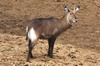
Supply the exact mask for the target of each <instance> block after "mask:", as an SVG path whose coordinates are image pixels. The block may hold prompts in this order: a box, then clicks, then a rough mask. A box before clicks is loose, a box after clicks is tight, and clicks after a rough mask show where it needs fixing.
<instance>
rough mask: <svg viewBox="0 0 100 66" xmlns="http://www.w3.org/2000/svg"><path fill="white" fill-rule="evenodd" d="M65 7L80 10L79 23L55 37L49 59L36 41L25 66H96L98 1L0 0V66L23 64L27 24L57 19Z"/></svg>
mask: <svg viewBox="0 0 100 66" xmlns="http://www.w3.org/2000/svg"><path fill="white" fill-rule="evenodd" d="M65 5H66V6H68V7H69V8H71V9H72V8H74V7H75V6H77V5H79V6H80V11H78V12H77V17H78V18H79V22H77V23H76V24H74V25H73V26H72V27H71V28H70V29H69V30H67V31H66V32H64V33H63V34H61V35H60V36H59V37H58V39H57V41H56V44H55V47H54V58H53V59H51V58H49V57H47V50H48V44H47V41H46V40H39V41H38V43H37V45H36V46H35V48H34V50H33V55H34V56H35V58H34V59H31V62H30V63H28V66H100V0H0V66H24V65H25V64H27V63H26V58H27V52H28V47H27V41H26V40H25V26H26V23H27V20H30V19H32V18H41V17H42V18H47V17H51V16H55V17H57V18H61V17H62V16H63V15H64V6H65Z"/></svg>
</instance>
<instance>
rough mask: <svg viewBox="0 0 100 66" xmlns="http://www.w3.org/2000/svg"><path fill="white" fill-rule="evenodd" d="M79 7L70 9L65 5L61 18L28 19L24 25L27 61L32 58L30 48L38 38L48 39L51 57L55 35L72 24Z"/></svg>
mask: <svg viewBox="0 0 100 66" xmlns="http://www.w3.org/2000/svg"><path fill="white" fill-rule="evenodd" d="M79 9H80V7H79V6H77V7H76V8H74V9H73V10H71V9H70V8H68V7H66V6H65V8H64V10H65V12H66V13H65V15H64V16H63V17H62V18H61V19H57V18H55V17H51V18H34V19H32V20H30V21H29V22H28V24H27V26H26V40H28V49H29V50H28V56H27V61H29V60H30V58H33V55H32V49H33V47H34V46H35V45H36V43H37V41H38V39H46V40H48V45H49V46H48V56H49V57H50V58H53V48H54V44H55V40H56V39H57V37H58V36H59V35H60V34H61V33H62V32H64V31H66V30H67V29H70V27H71V26H72V24H74V23H75V22H77V21H78V19H77V18H76V12H77V11H78V10H79Z"/></svg>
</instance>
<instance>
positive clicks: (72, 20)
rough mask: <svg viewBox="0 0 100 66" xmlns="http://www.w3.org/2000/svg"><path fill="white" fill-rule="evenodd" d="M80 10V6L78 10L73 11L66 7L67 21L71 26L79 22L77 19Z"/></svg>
mask: <svg viewBox="0 0 100 66" xmlns="http://www.w3.org/2000/svg"><path fill="white" fill-rule="evenodd" d="M79 9H80V7H79V6H77V7H76V8H74V9H73V10H71V9H69V8H67V7H66V6H65V11H66V12H67V21H68V23H70V24H73V23H75V22H77V21H78V19H77V17H76V12H77V11H78V10H79Z"/></svg>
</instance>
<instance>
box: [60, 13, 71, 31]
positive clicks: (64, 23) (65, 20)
mask: <svg viewBox="0 0 100 66" xmlns="http://www.w3.org/2000/svg"><path fill="white" fill-rule="evenodd" d="M60 24H61V26H62V27H61V28H62V29H69V28H70V27H71V26H72V25H71V24H70V23H69V21H68V15H64V16H63V17H62V18H61V21H60Z"/></svg>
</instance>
